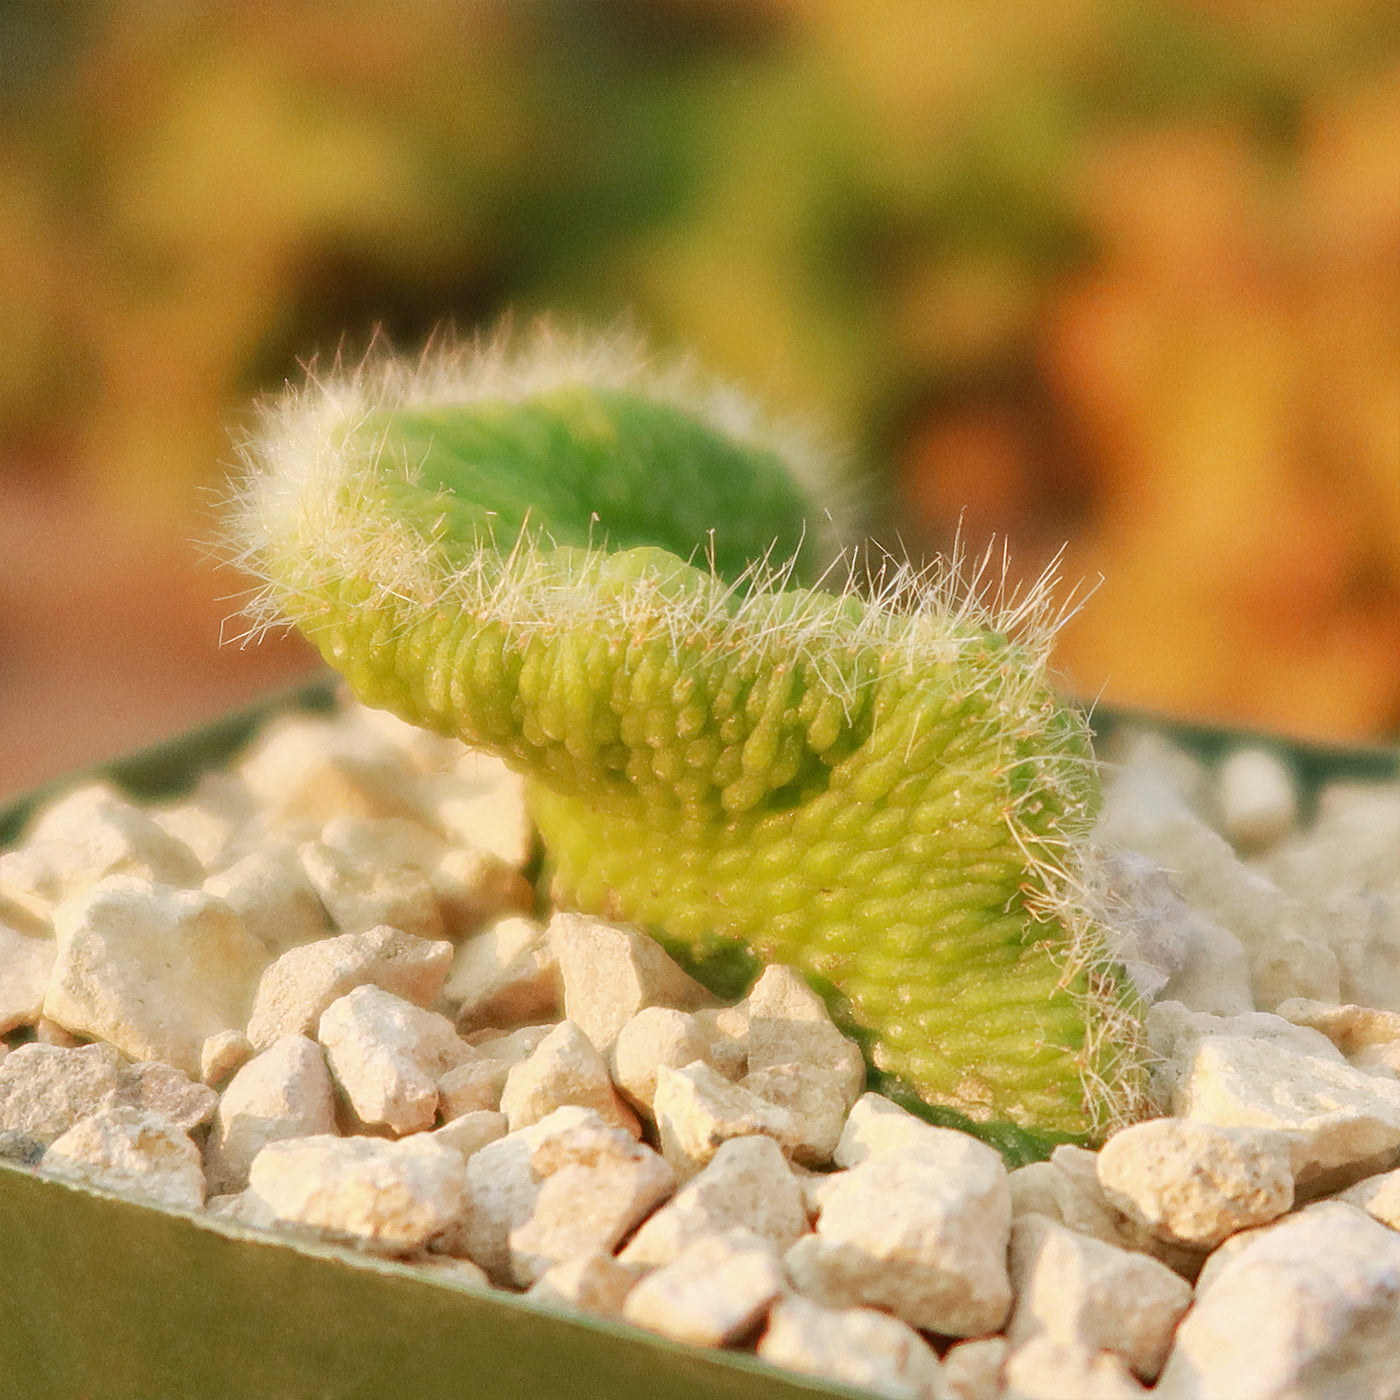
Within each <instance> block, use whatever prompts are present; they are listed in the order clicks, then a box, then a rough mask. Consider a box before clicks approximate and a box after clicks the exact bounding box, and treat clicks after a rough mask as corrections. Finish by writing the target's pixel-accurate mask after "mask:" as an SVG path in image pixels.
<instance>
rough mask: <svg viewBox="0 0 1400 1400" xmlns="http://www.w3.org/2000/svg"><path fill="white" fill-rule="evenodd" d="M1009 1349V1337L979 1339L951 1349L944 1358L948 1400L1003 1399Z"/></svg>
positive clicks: (944, 1378)
mask: <svg viewBox="0 0 1400 1400" xmlns="http://www.w3.org/2000/svg"><path fill="white" fill-rule="evenodd" d="M1007 1350H1008V1348H1007V1345H1006V1338H1005V1337H978V1338H977V1339H976V1340H975V1341H970V1342H955V1343H954V1344H953V1345H952V1346H951V1347H949V1348H948V1350H947V1352H946V1353H945V1354H944V1357H943V1384H944V1386H945V1387H946V1389H947V1392H948V1400H1001V1368H1002V1367H1003V1366H1004V1365H1005V1364H1006V1354H1007Z"/></svg>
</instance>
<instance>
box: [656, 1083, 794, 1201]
mask: <svg viewBox="0 0 1400 1400" xmlns="http://www.w3.org/2000/svg"><path fill="white" fill-rule="evenodd" d="M652 1111H653V1113H654V1114H655V1117H656V1132H657V1137H658V1138H659V1140H660V1142H661V1151H662V1154H663V1155H664V1156H665V1158H666V1160H667V1161H668V1162H670V1164H671V1165H672V1166H673V1167H674V1168H675V1170H676V1175H677V1176H678V1177H679V1178H680V1179H681V1180H682V1181H684V1180H686V1179H687V1178H689V1177H692V1176H694V1175H695V1173H696V1172H698V1171H699V1170H700V1169H701V1168H702V1167H703V1166H705V1164H706V1163H707V1162H709V1161H710V1160H711V1159H712V1158H713V1157H714V1155H715V1153H716V1152H717V1151H718V1150H719V1147H720V1144H721V1143H724V1142H728V1141H729V1140H730V1139H731V1138H736V1137H751V1136H753V1135H755V1134H760V1133H761V1134H765V1135H766V1136H768V1137H771V1138H773V1139H774V1141H776V1142H778V1143H779V1144H780V1145H781V1146H782V1147H784V1148H785V1149H786V1150H787V1151H788V1152H789V1153H791V1152H792V1150H793V1149H794V1148H795V1147H797V1145H798V1144H799V1143H800V1142H801V1141H802V1134H803V1123H802V1120H801V1119H800V1118H799V1117H798V1116H797V1114H795V1113H794V1112H792V1110H791V1109H787V1108H782V1107H780V1106H779V1105H777V1104H775V1103H772V1102H770V1101H769V1100H768V1099H762V1098H759V1096H758V1095H757V1094H754V1093H751V1092H750V1091H749V1090H747V1089H745V1088H742V1087H741V1086H740V1085H738V1084H732V1083H730V1081H729V1080H727V1079H725V1078H724V1076H723V1075H720V1074H717V1073H716V1072H715V1071H714V1070H712V1069H711V1068H710V1067H709V1065H707V1064H706V1063H705V1062H704V1061H703V1060H696V1061H695V1062H694V1063H693V1064H689V1065H686V1066H685V1067H684V1068H683V1069H672V1068H671V1067H670V1066H669V1065H658V1066H657V1070H656V1093H655V1095H654V1097H653V1100H652Z"/></svg>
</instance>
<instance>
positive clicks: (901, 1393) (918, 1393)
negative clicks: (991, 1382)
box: [758, 1294, 995, 1400]
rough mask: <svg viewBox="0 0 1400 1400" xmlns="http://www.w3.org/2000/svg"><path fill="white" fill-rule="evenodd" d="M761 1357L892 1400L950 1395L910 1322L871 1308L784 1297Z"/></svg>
mask: <svg viewBox="0 0 1400 1400" xmlns="http://www.w3.org/2000/svg"><path fill="white" fill-rule="evenodd" d="M758 1354H759V1356H760V1357H762V1358H763V1360H764V1361H768V1362H771V1363H772V1364H773V1365H774V1366H782V1367H784V1368H786V1369H787V1370H789V1371H799V1372H801V1373H802V1374H803V1375H808V1376H818V1377H820V1378H821V1379H822V1380H827V1381H834V1382H836V1383H837V1384H838V1385H849V1386H856V1387H859V1388H860V1389H863V1390H867V1391H869V1392H870V1393H871V1394H873V1395H882V1396H888V1397H890V1400H931V1397H933V1396H935V1395H944V1394H947V1393H948V1388H947V1387H946V1386H945V1383H944V1378H943V1376H942V1375H941V1374H940V1367H939V1365H938V1357H937V1356H936V1355H935V1354H934V1351H933V1349H932V1348H931V1347H930V1346H929V1344H928V1343H927V1342H926V1341H924V1339H923V1338H922V1337H921V1336H920V1335H919V1334H918V1333H917V1332H916V1331H915V1330H914V1329H913V1328H912V1327H910V1326H909V1325H908V1324H907V1323H903V1322H901V1321H900V1320H899V1319H898V1318H895V1317H890V1316H889V1314H888V1313H881V1312H875V1311H873V1310H872V1309H870V1308H845V1309H842V1310H840V1311H837V1310H834V1309H832V1308H824V1307H822V1306H820V1305H819V1304H817V1303H814V1302H812V1300H811V1299H810V1298H803V1297H801V1296H800V1295H795V1294H790V1295H789V1296H787V1297H785V1298H780V1299H778V1301H777V1302H775V1303H774V1304H773V1307H772V1310H771V1311H770V1312H769V1315H768V1327H767V1330H766V1331H765V1332H764V1334H763V1337H762V1339H761V1340H760V1342H759V1344H758ZM994 1393H995V1392H994Z"/></svg>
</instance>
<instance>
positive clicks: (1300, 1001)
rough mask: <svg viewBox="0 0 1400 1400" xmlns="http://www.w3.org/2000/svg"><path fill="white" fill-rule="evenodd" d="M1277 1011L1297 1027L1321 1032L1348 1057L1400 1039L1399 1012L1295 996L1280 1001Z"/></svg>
mask: <svg viewBox="0 0 1400 1400" xmlns="http://www.w3.org/2000/svg"><path fill="white" fill-rule="evenodd" d="M1277 1014H1278V1015H1280V1016H1282V1017H1283V1018H1284V1020H1286V1021H1288V1022H1290V1023H1291V1024H1293V1025H1295V1026H1307V1027H1309V1028H1310V1029H1312V1030H1315V1031H1321V1032H1322V1034H1323V1035H1325V1036H1326V1037H1327V1039H1328V1040H1330V1041H1331V1042H1332V1044H1333V1045H1335V1046H1336V1047H1337V1049H1338V1050H1340V1051H1341V1052H1342V1054H1343V1055H1345V1056H1347V1058H1348V1059H1350V1058H1351V1057H1352V1056H1353V1055H1356V1054H1359V1053H1360V1052H1361V1051H1362V1050H1369V1049H1371V1048H1373V1047H1375V1046H1378V1045H1388V1044H1391V1043H1393V1042H1395V1041H1397V1040H1400V1011H1385V1010H1379V1009H1377V1008H1375V1007H1370V1006H1357V1005H1355V1004H1348V1005H1335V1004H1331V1003H1328V1002H1323V1001H1308V1000H1306V999H1305V998H1303V997H1293V998H1292V999H1291V1000H1289V1001H1285V1002H1281V1003H1280V1004H1279V1006H1278V1008H1277Z"/></svg>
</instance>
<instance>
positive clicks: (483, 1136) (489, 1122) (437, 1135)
mask: <svg viewBox="0 0 1400 1400" xmlns="http://www.w3.org/2000/svg"><path fill="white" fill-rule="evenodd" d="M508 1126H509V1125H508V1124H507V1123H506V1116H505V1114H504V1113H491V1112H489V1111H486V1110H482V1111H479V1112H472V1113H463V1114H461V1115H460V1116H459V1117H457V1118H454V1119H452V1121H451V1122H450V1123H444V1124H443V1125H442V1127H440V1128H434V1129H433V1141H434V1142H440V1143H441V1144H442V1145H443V1146H444V1147H450V1148H451V1149H452V1150H453V1151H454V1152H460V1153H461V1154H462V1157H463V1159H464V1160H465V1159H466V1158H468V1157H470V1156H471V1155H472V1153H474V1152H479V1151H480V1150H481V1149H482V1148H483V1147H485V1146H486V1145H487V1144H488V1143H492V1142H498V1141H499V1140H500V1139H501V1138H503V1137H505V1135H506V1132H507V1129H508Z"/></svg>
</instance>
